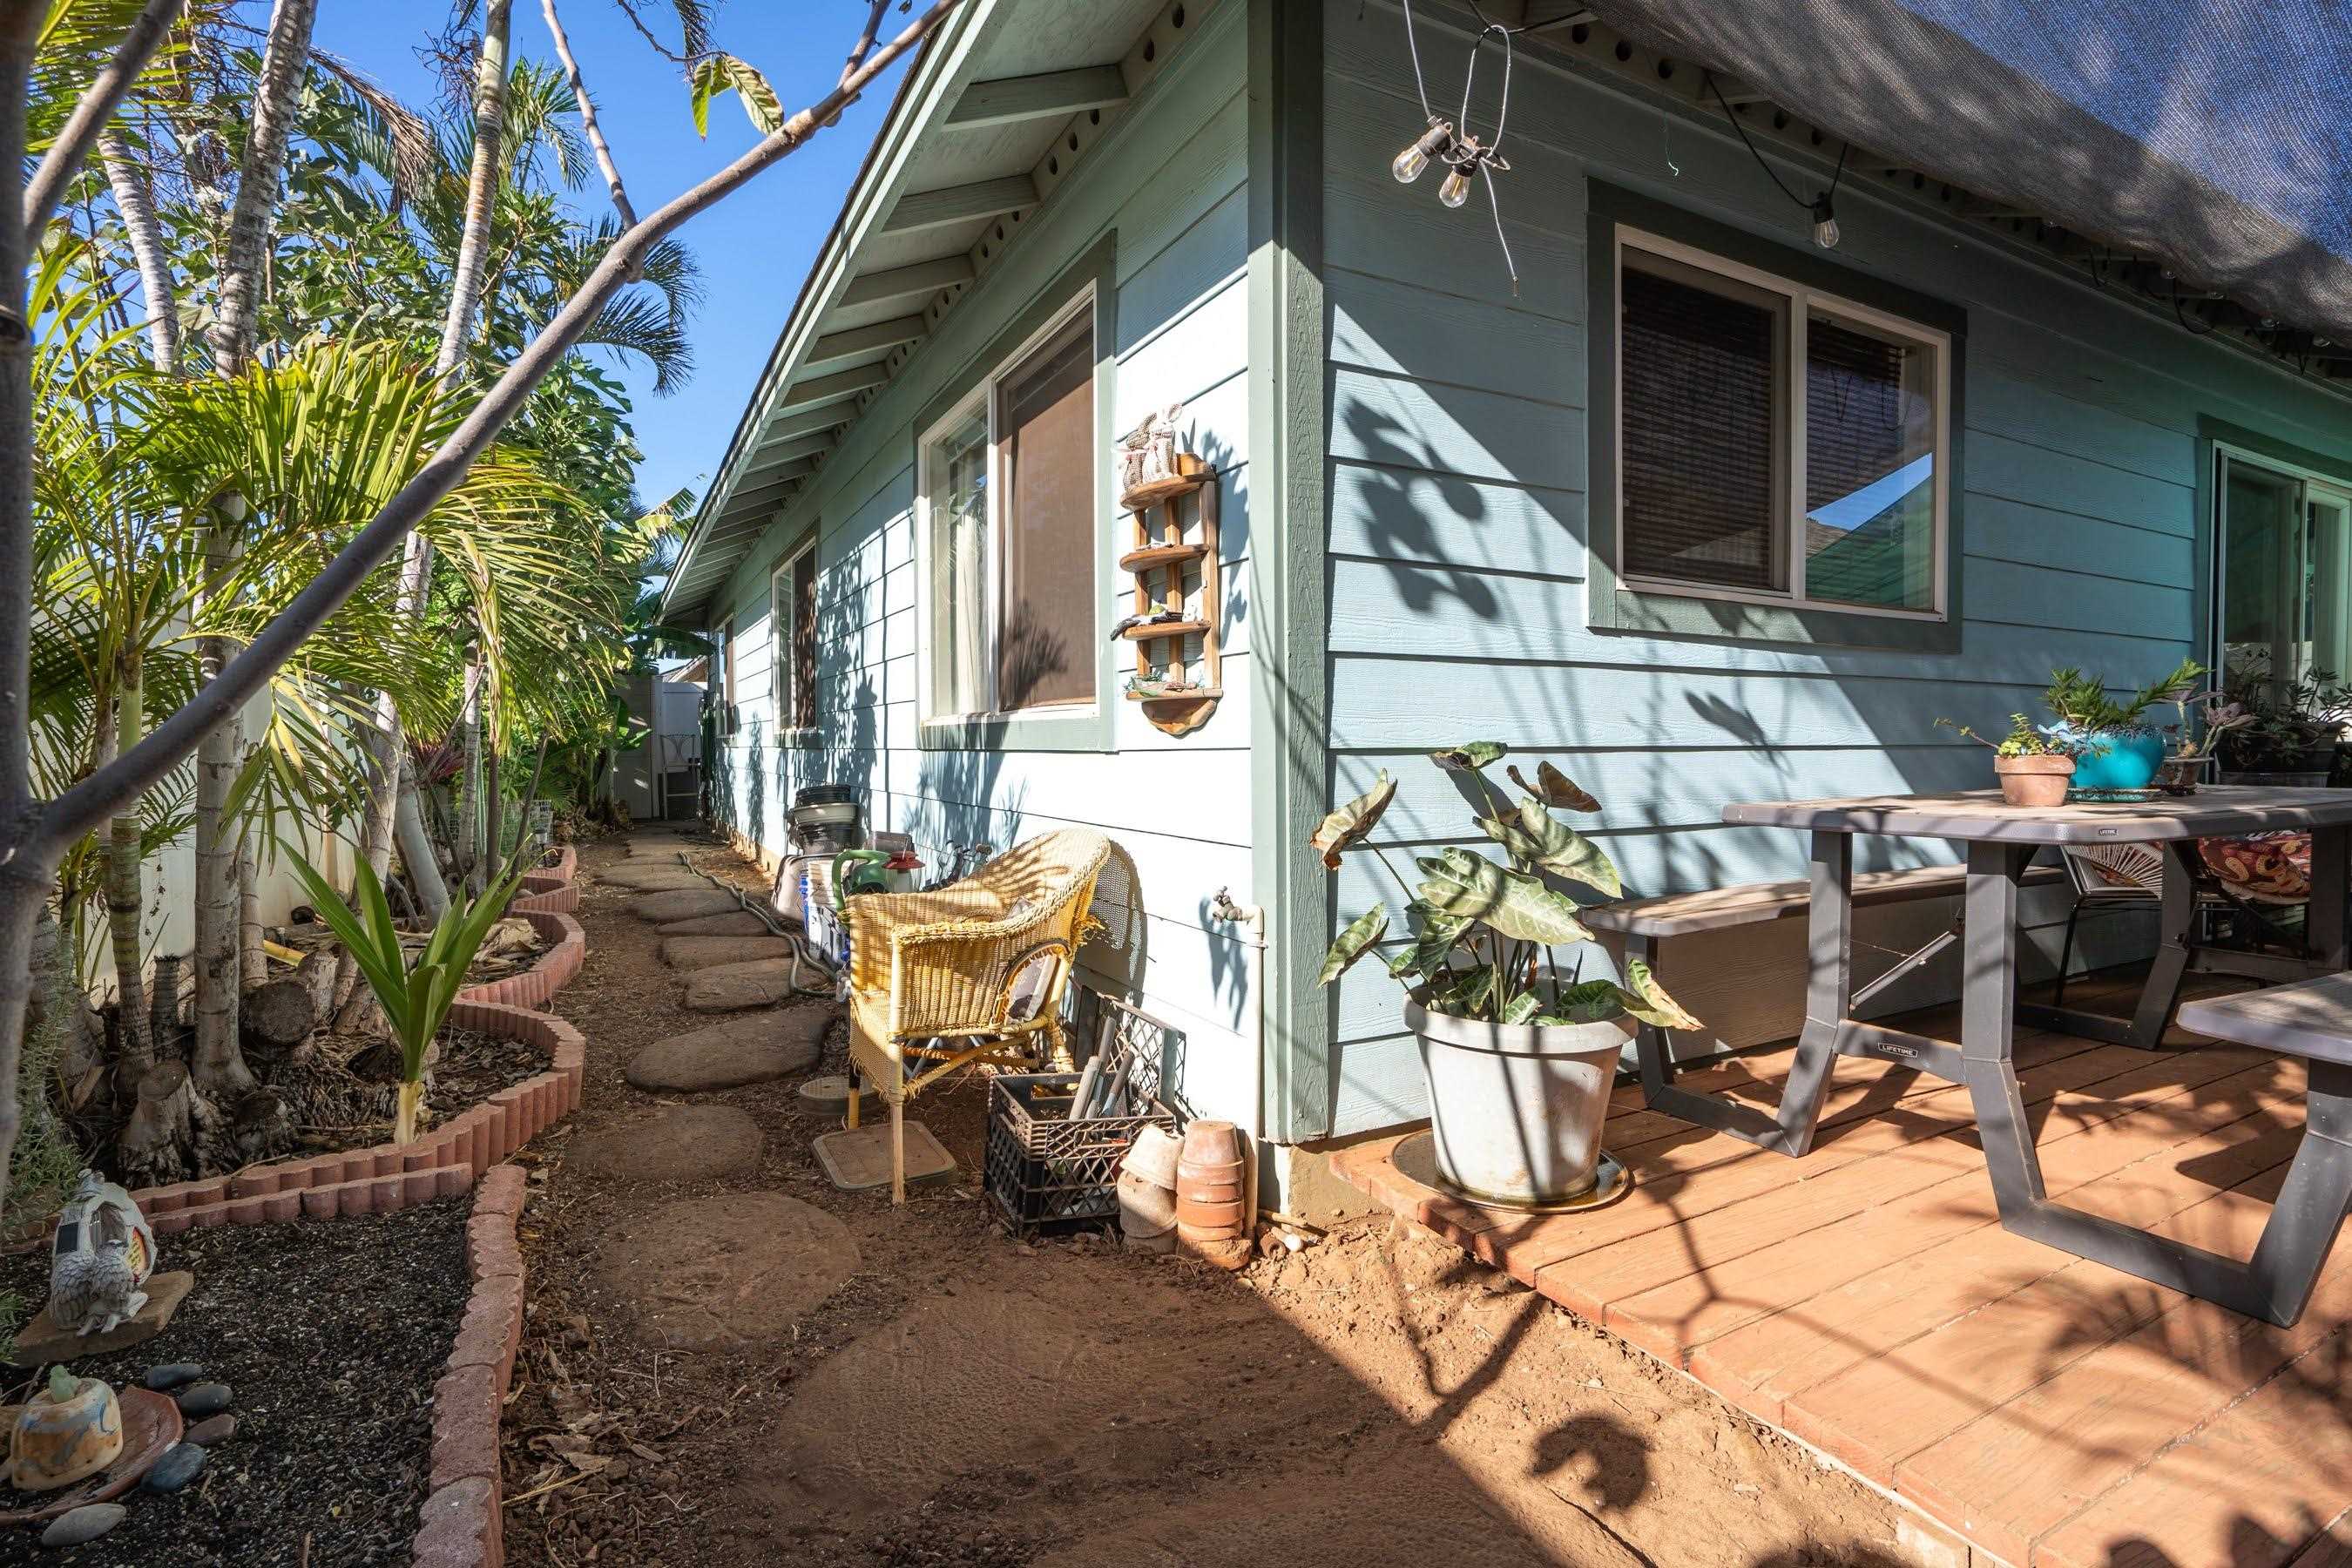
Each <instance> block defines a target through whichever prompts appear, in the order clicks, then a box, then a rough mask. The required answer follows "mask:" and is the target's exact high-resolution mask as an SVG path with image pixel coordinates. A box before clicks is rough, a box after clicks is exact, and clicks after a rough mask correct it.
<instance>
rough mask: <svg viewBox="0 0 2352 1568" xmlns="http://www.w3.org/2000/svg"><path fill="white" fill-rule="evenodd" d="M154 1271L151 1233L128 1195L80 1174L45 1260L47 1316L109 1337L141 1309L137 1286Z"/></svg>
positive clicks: (97, 1178)
mask: <svg viewBox="0 0 2352 1568" xmlns="http://www.w3.org/2000/svg"><path fill="white" fill-rule="evenodd" d="M154 1270H155V1233H154V1232H153V1231H152V1230H151V1229H149V1228H148V1226H147V1216H146V1215H142V1214H141V1213H140V1212H139V1205H137V1204H135V1203H133V1202H132V1201H131V1194H129V1193H127V1192H125V1191H123V1190H122V1189H121V1187H119V1186H117V1185H115V1184H113V1183H112V1182H110V1181H108V1180H106V1179H105V1178H104V1177H102V1176H100V1174H99V1173H97V1172H95V1171H84V1172H83V1173H81V1182H80V1184H79V1185H78V1186H76V1187H75V1188H74V1195H73V1196H72V1198H71V1199H69V1200H68V1202H67V1204H66V1206H65V1207H64V1208H63V1209H61V1210H59V1211H58V1234H57V1240H56V1242H55V1243H54V1244H53V1246H52V1248H51V1251H50V1255H49V1316H50V1319H51V1321H54V1322H55V1323H56V1324H57V1325H58V1327H59V1328H62V1329H71V1330H73V1331H75V1332H77V1333H82V1334H100V1333H108V1332H111V1331H113V1329H114V1327H115V1325H117V1324H118V1323H121V1321H123V1320H124V1319H126V1318H132V1317H136V1316H137V1315H138V1313H139V1309H140V1308H142V1307H143V1306H145V1305H146V1304H147V1292H145V1291H144V1290H142V1289H140V1288H139V1287H140V1286H142V1285H143V1284H145V1283H146V1282H147V1276H148V1275H150V1274H152V1273H153V1272H154Z"/></svg>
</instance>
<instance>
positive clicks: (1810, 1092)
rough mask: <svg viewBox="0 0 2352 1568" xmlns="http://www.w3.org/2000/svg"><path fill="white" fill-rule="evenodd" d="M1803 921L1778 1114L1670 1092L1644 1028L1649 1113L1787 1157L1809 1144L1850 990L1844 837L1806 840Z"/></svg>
mask: <svg viewBox="0 0 2352 1568" xmlns="http://www.w3.org/2000/svg"><path fill="white" fill-rule="evenodd" d="M1808 920H1809V921H1810V927H1809V929H1810V931H1811V938H1810V942H1809V947H1810V951H1811V973H1810V977H1809V979H1808V981H1807V983H1806V987H1805V1030H1804V1033H1803V1035H1802V1036H1801V1037H1800V1038H1799V1039H1798V1041H1797V1056H1796V1060H1795V1062H1794V1063H1793V1064H1792V1065H1791V1066H1790V1069H1789V1081H1788V1084H1787V1086H1786V1087H1785V1088H1784V1089H1782V1090H1781V1091H1780V1109H1779V1110H1778V1112H1777V1113H1774V1114H1769V1115H1768V1114H1767V1113H1766V1112H1764V1111H1763V1110H1759V1109H1758V1108H1757V1107H1755V1106H1752V1105H1743V1104H1741V1103H1740V1102H1739V1101H1738V1100H1725V1099H1723V1098H1721V1097H1720V1096H1717V1095H1712V1094H1695V1093H1693V1092H1692V1091H1690V1090H1689V1089H1678V1088H1676V1087H1675V1082H1674V1077H1675V1067H1674V1059H1673V1056H1672V1054H1671V1053H1672V1046H1671V1044H1670V1043H1669V1042H1668V1040H1667V1038H1666V1033H1665V1031H1664V1030H1663V1029H1656V1028H1652V1027H1651V1026H1648V1025H1643V1026H1640V1028H1639V1029H1637V1031H1636V1032H1635V1037H1634V1038H1635V1049H1636V1053H1637V1054H1638V1056H1639V1057H1640V1059H1641V1065H1642V1089H1643V1099H1644V1100H1645V1101H1646V1103H1647V1104H1648V1105H1649V1106H1650V1107H1651V1109H1653V1110H1663V1111H1664V1112H1665V1113H1666V1114H1667V1115H1669V1116H1679V1117H1681V1118H1682V1119H1683V1120H1684V1121H1691V1122H1696V1123H1697V1124H1698V1125H1699V1126H1701V1127H1709V1128H1713V1129H1714V1130H1715V1131H1717V1132H1727V1133H1729V1134H1730V1135H1731V1136H1733V1137H1734V1138H1740V1139H1744V1140H1746V1141H1747V1142H1750V1143H1753V1144H1755V1145H1756V1146H1757V1147H1758V1148H1759V1149H1769V1150H1771V1151H1772V1152H1775V1153H1779V1154H1787V1155H1789V1156H1790V1157H1791V1158H1795V1157H1797V1156H1799V1155H1801V1154H1803V1153H1805V1152H1807V1151H1808V1150H1810V1149H1811V1147H1812V1146H1813V1133H1814V1131H1816V1130H1817V1129H1818V1128H1819V1127H1820V1126H1821V1121H1822V1105H1823V1103H1824V1102H1825V1101H1827V1100H1828V1099H1829V1090H1830V1069H1831V1068H1833V1067H1835V1066H1836V1065H1837V1058H1838V1040H1839V1035H1840V1031H1841V1029H1842V1028H1843V1026H1844V1022H1845V1014H1846V1008H1847V1006H1848V1005H1849V998H1850V997H1851V996H1852V994H1853V837H1851V836H1849V835H1847V834H1843V833H1816V834H1814V835H1813V869H1812V908H1811V911H1810V913H1809V915H1808ZM1625 951H1626V955H1627V957H1629V958H1642V957H1643V956H1644V955H1645V954H1646V953H1647V952H1648V951H1649V944H1648V942H1646V941H1645V940H1644V939H1643V938H1639V937H1635V938H1631V939H1629V940H1628V941H1627V942H1626V948H1625Z"/></svg>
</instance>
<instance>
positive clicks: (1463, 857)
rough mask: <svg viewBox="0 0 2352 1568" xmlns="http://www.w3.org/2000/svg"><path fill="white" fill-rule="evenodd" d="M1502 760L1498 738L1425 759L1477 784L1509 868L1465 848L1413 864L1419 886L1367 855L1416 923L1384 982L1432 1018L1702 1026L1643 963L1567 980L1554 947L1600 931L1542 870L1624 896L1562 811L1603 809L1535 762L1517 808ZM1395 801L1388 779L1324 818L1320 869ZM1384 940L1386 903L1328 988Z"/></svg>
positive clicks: (1371, 916)
mask: <svg viewBox="0 0 2352 1568" xmlns="http://www.w3.org/2000/svg"><path fill="white" fill-rule="evenodd" d="M1504 754H1505V748H1504V747H1503V746H1502V745H1501V744H1500V743H1499V742H1494V741H1473V742H1469V743H1467V744H1465V745H1460V746H1454V747H1450V748H1448V749H1447V750H1445V751H1442V752H1431V753H1430V760H1431V761H1432V762H1433V763H1436V764H1437V765H1438V766H1439V767H1440V768H1443V769H1444V770H1445V771H1446V772H1448V773H1455V774H1458V775H1462V776H1464V777H1466V778H1467V779H1469V780H1470V781H1472V783H1473V784H1474V786H1475V790H1476V791H1477V793H1478V794H1479V795H1480V796H1482V797H1483V801H1482V804H1484V805H1486V808H1487V810H1486V814H1484V815H1478V816H1474V817H1473V819H1472V820H1473V821H1474V822H1475V824H1476V826H1477V828H1478V830H1479V831H1480V832H1481V833H1483V834H1485V835H1486V837H1488V838H1490V839H1492V840H1493V841H1494V842H1495V843H1496V845H1497V846H1499V847H1501V849H1502V851H1503V852H1504V854H1505V855H1506V856H1507V857H1508V859H1509V863H1508V864H1507V865H1506V864H1503V863H1502V862H1499V861H1496V860H1495V859H1494V858H1491V857H1489V856H1486V855H1482V854H1476V853H1474V852H1472V851H1470V850H1468V849H1462V848H1448V849H1444V850H1441V851H1439V852H1438V853H1437V854H1434V855H1425V856H1422V857H1419V858H1416V859H1415V860H1414V862H1413V864H1414V866H1415V867H1416V868H1418V869H1419V870H1420V872H1421V881H1420V882H1419V884H1418V885H1417V886H1416V885H1414V884H1411V883H1408V882H1407V881H1406V880H1405V879H1404V878H1403V877H1402V876H1401V875H1399V874H1398V873H1397V870H1396V868H1395V867H1394V866H1392V865H1391V864H1390V861H1389V858H1388V857H1387V856H1386V855H1382V854H1381V853H1380V852H1379V851H1378V850H1377V849H1375V850H1374V851H1373V853H1374V855H1375V856H1376V857H1377V858H1379V860H1380V862H1381V866H1382V867H1383V868H1386V869H1387V870H1388V872H1389V874H1390V876H1391V877H1392V878H1394V879H1395V880H1396V882H1397V885H1398V887H1399V889H1400V890H1401V891H1402V893H1403V895H1404V910H1405V913H1406V914H1407V915H1409V916H1411V917H1412V920H1413V921H1414V922H1415V924H1416V926H1417V929H1416V930H1415V931H1413V932H1412V937H1411V940H1410V941H1408V942H1406V943H1405V944H1404V945H1403V946H1402V947H1400V948H1398V949H1397V950H1396V952H1394V954H1393V955H1392V956H1391V957H1390V958H1389V960H1388V970H1389V973H1390V975H1391V977H1392V978H1394V979H1395V980H1397V981H1398V982H1399V983H1400V984H1403V985H1404V986H1405V987H1406V988H1407V990H1408V991H1410V992H1412V993H1414V994H1416V996H1417V998H1418V999H1419V1000H1420V1001H1421V1004H1422V1005H1423V1007H1425V1008H1426V1009H1427V1010H1428V1011H1430V1012H1432V1013H1443V1014H1446V1015H1449V1016H1454V1017H1457V1018H1466V1019H1471V1020H1475V1021H1477V1022H1482V1023H1491V1024H1512V1025H1519V1024H1531V1025H1536V1026H1548V1025H1574V1024H1601V1023H1608V1022H1610V1021H1612V1020H1614V1019H1619V1018H1626V1017H1631V1018H1635V1019H1638V1020H1640V1021H1641V1022H1643V1023H1645V1024H1651V1025H1654V1026H1658V1027H1660V1028H1666V1029H1695V1028H1697V1027H1698V1026H1699V1023H1698V1020H1697V1019H1696V1018H1694V1017H1692V1016H1690V1015H1689V1014H1688V1013H1686V1012H1685V1011H1684V1010H1683V1008H1682V1007H1681V1005H1678V1004H1677V1003H1676V1002H1675V1000H1674V998H1672V997H1671V996H1668V995H1667V994H1665V991H1664V988H1662V987H1661V986H1660V985H1659V984H1658V981H1657V977H1656V976H1655V975H1654V974H1653V973H1650V969H1649V966H1648V965H1647V964H1645V963H1641V962H1639V961H1638V960H1636V961H1634V962H1633V963H1628V964H1626V965H1625V976H1624V984H1618V983H1617V982H1616V981H1613V980H1580V979H1579V978H1578V970H1577V969H1576V968H1571V969H1570V972H1569V974H1568V975H1567V977H1566V979H1565V980H1563V979H1562V977H1561V974H1560V970H1559V960H1558V957H1557V955H1556V953H1555V952H1554V951H1553V950H1554V949H1556V948H1560V947H1572V946H1575V945H1576V944H1578V943H1580V942H1591V940H1592V932H1591V930H1589V929H1588V928H1587V927H1586V926H1585V924H1584V921H1582V920H1581V919H1580V916H1579V905H1578V904H1577V902H1576V900H1573V899H1571V898H1570V897H1569V896H1568V895H1567V894H1565V893H1562V892H1560V891H1559V890H1558V889H1555V888H1554V887H1552V886H1551V885H1550V883H1549V882H1548V881H1546V880H1545V874H1546V873H1549V874H1551V875H1552V876H1555V877H1559V878H1564V879H1568V880H1570V881H1572V882H1580V883H1582V884H1583V885H1584V886H1586V887H1588V888H1591V889H1593V890H1594V891H1596V892H1598V893H1601V895H1603V897H1604V898H1608V899H1614V898H1617V897H1618V896H1620V895H1621V894H1622V892H1623V890H1624V889H1623V886H1622V882H1621V880H1620V879H1619V877H1618V874H1617V868H1616V866H1615V865H1613V864H1612V862H1611V861H1610V858H1609V857H1608V856H1607V855H1606V854H1604V853H1603V852H1602V851H1601V847H1600V846H1599V845H1597V844H1595V843H1593V842H1592V841H1591V839H1589V838H1587V837H1584V835H1582V834H1580V833H1579V832H1578V831H1577V830H1576V829H1575V828H1573V827H1571V826H1569V825H1568V824H1567V823H1566V822H1564V821H1562V820H1561V819H1560V817H1559V815H1558V814H1559V813H1561V812H1581V813H1588V814H1589V813H1591V812H1596V811H1599V810H1600V809H1601V803H1600V802H1599V801H1597V800H1595V799H1593V798H1592V796H1591V795H1588V794H1586V793H1585V792H1584V791H1583V790H1582V789H1580V788H1579V787H1578V786H1577V785H1576V784H1574V783H1573V782H1572V781H1571V780H1570V778H1569V777H1568V775H1566V774H1565V773H1561V772H1560V771H1559V769H1558V768H1555V767H1553V766H1552V765H1551V764H1550V763H1541V764H1539V765H1538V768H1537V769H1536V777H1535V782H1534V783H1533V784H1529V783H1528V780H1527V779H1525V778H1524V777H1522V776H1521V775H1520V773H1519V771H1518V769H1517V767H1516V766H1514V767H1512V768H1510V769H1509V770H1508V772H1509V776H1510V780H1511V782H1512V783H1513V784H1516V785H1517V786H1518V789H1519V792H1520V793H1519V795H1518V796H1517V800H1516V801H1515V800H1513V799H1512V797H1511V796H1510V795H1508V794H1507V793H1506V792H1505V791H1504V790H1503V789H1502V788H1501V787H1500V786H1498V785H1497V784H1496V783H1495V782H1494V780H1493V779H1492V778H1491V777H1490V776H1489V775H1488V773H1487V771H1486V770H1487V769H1488V768H1489V767H1491V766H1492V765H1493V764H1494V763H1497V762H1500V761H1501V760H1502V759H1503V756H1504ZM1395 798H1396V781H1395V780H1394V779H1391V777H1389V775H1388V773H1387V771H1386V770H1385V769H1383V770H1382V771H1381V774H1380V776H1379V778H1378V779H1377V780H1376V781H1375V782H1374V784H1373V785H1372V787H1371V788H1370V789H1369V790H1367V791H1365V792H1364V794H1362V795H1359V796H1358V797H1357V798H1356V799H1354V800H1351V801H1349V803H1348V804H1347V805H1343V806H1341V807H1339V810H1337V811H1334V812H1333V813H1331V814H1330V816H1327V817H1325V818H1324V819H1323V825H1322V826H1320V827H1319V828H1318V829H1317V830H1316V833H1315V837H1314V839H1313V841H1312V842H1313V845H1314V847H1315V848H1316V849H1318V851H1320V852H1321V854H1322V856H1323V864H1324V865H1325V866H1326V867H1327V868H1331V869H1335V870H1336V869H1337V868H1339V855H1340V852H1341V851H1342V850H1344V849H1346V848H1348V847H1350V846H1353V845H1357V844H1362V843H1364V842H1365V841H1366V840H1367V839H1368V838H1369V837H1370V835H1371V831H1372V829H1373V827H1374V826H1377V825H1378V824H1379V822H1380V820H1381V816H1382V815H1383V814H1384V813H1386V812H1387V810H1388V808H1389V805H1390V803H1391V801H1393V800H1394V799H1395ZM1388 930H1389V910H1388V906H1387V905H1386V904H1385V903H1379V904H1374V905H1373V906H1372V907H1371V908H1370V909H1369V910H1365V911H1364V912H1363V913H1362V914H1360V915H1359V916H1357V917H1356V918H1355V919H1354V920H1352V921H1349V922H1348V925H1347V926H1346V928H1345V929H1344V930H1342V931H1340V932H1339V939H1338V940H1337V941H1335V942H1332V944H1331V948H1330V951H1329V952H1328V953H1326V954H1325V955H1324V959H1323V970H1322V973H1321V974H1320V975H1319V976H1318V979H1319V981H1320V983H1321V984H1325V985H1328V984H1331V983H1332V982H1333V981H1335V980H1337V979H1339V976H1340V975H1342V974H1344V973H1347V972H1348V971H1349V969H1350V968H1352V967H1354V965H1355V964H1356V963H1357V962H1358V961H1359V960H1360V959H1362V958H1363V957H1364V956H1365V955H1366V954H1367V953H1370V952H1372V951H1373V950H1374V949H1375V948H1376V947H1377V946H1378V945H1379V944H1380V942H1381V940H1382V939H1383V938H1384V937H1385V936H1386V935H1387V934H1388Z"/></svg>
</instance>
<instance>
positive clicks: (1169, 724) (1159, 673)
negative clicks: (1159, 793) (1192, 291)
mask: <svg viewBox="0 0 2352 1568" xmlns="http://www.w3.org/2000/svg"><path fill="white" fill-rule="evenodd" d="M1183 413H1184V405H1182V404H1181V403H1171V404H1170V405H1168V406H1167V407H1165V408H1163V409H1161V410H1160V411H1159V412H1158V413H1156V414H1154V415H1152V416H1150V418H1148V419H1146V420H1145V421H1144V422H1143V423H1142V424H1141V425H1140V426H1138V427H1137V428H1136V429H1134V430H1133V431H1130V432H1129V434H1128V435H1126V436H1125V437H1121V438H1120V441H1119V444H1118V477H1119V499H1118V504H1119V505H1120V506H1121V507H1122V508H1124V509H1125V510H1127V511H1128V512H1129V514H1131V515H1132V516H1133V517H1134V519H1135V547H1134V548H1133V549H1131V550H1129V552H1127V553H1126V554H1124V555H1122V556H1120V557H1119V559H1118V564H1119V569H1120V570H1121V571H1124V572H1127V573H1129V574H1132V575H1133V576H1134V578H1135V607H1134V609H1133V611H1132V612H1131V613H1129V615H1128V616H1125V617H1124V618H1122V619H1121V620H1120V621H1119V623H1118V625H1117V626H1113V627H1111V630H1110V635H1111V637H1112V639H1113V640H1114V641H1118V640H1124V641H1127V642H1131V643H1133V644H1134V645H1135V673H1134V674H1133V675H1131V676H1129V678H1128V682H1127V691H1126V696H1127V700H1129V701H1130V702H1139V703H1141V704H1142V705H1143V714H1144V717H1145V718H1146V719H1148V720H1150V722H1151V724H1152V726H1153V727H1154V728H1156V729H1158V730H1160V731H1165V732H1166V733H1168V734H1171V735H1182V734H1186V733H1189V732H1190V731H1193V730H1197V729H1199V728H1200V727H1201V726H1202V724H1205V723H1207V722H1208V721H1209V715H1210V714H1211V713H1212V712H1213V711H1214V710H1215V709H1216V706H1217V699H1218V698H1220V697H1222V696H1223V695H1224V689H1223V687H1222V686H1221V685H1220V684H1219V679H1220V672H1219V662H1218V651H1217V617H1218V606H1219V605H1221V604H1222V603H1223V595H1222V594H1221V593H1220V591H1219V588H1218V583H1217V476H1216V475H1215V474H1214V473H1213V472H1212V471H1211V470H1210V468H1209V466H1208V465H1207V464H1206V463H1204V462H1202V460H1201V459H1200V458H1198V457H1196V456H1194V455H1193V454H1192V453H1190V452H1187V451H1184V450H1182V449H1181V447H1180V446H1179V444H1178V441H1177V435H1176V432H1177V426H1178V423H1179V421H1180V420H1181V418H1182V416H1183ZM1193 496H1198V497H1199V498H1200V518H1199V524H1198V528H1197V530H1196V531H1194V530H1188V529H1187V527H1186V524H1185V521H1184V516H1183V512H1184V505H1183V503H1184V501H1185V500H1187V498H1190V497H1193ZM1188 533H1191V534H1192V537H1188ZM1188 572H1197V573H1198V574H1199V577H1198V582H1197V584H1196V585H1194V586H1193V587H1192V588H1191V589H1190V590H1189V591H1188V589H1187V585H1186V574H1187V573H1188ZM1191 606H1197V607H1191ZM1193 637H1198V638H1199V639H1200V647H1199V652H1198V654H1197V655H1195V656H1189V657H1188V654H1187V651H1186V650H1187V647H1188V646H1189V639H1191V638H1193ZM1196 659H1197V662H1198V663H1199V665H1200V667H1201V677H1200V679H1193V676H1192V665H1193V663H1194V662H1195V661H1196Z"/></svg>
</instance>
